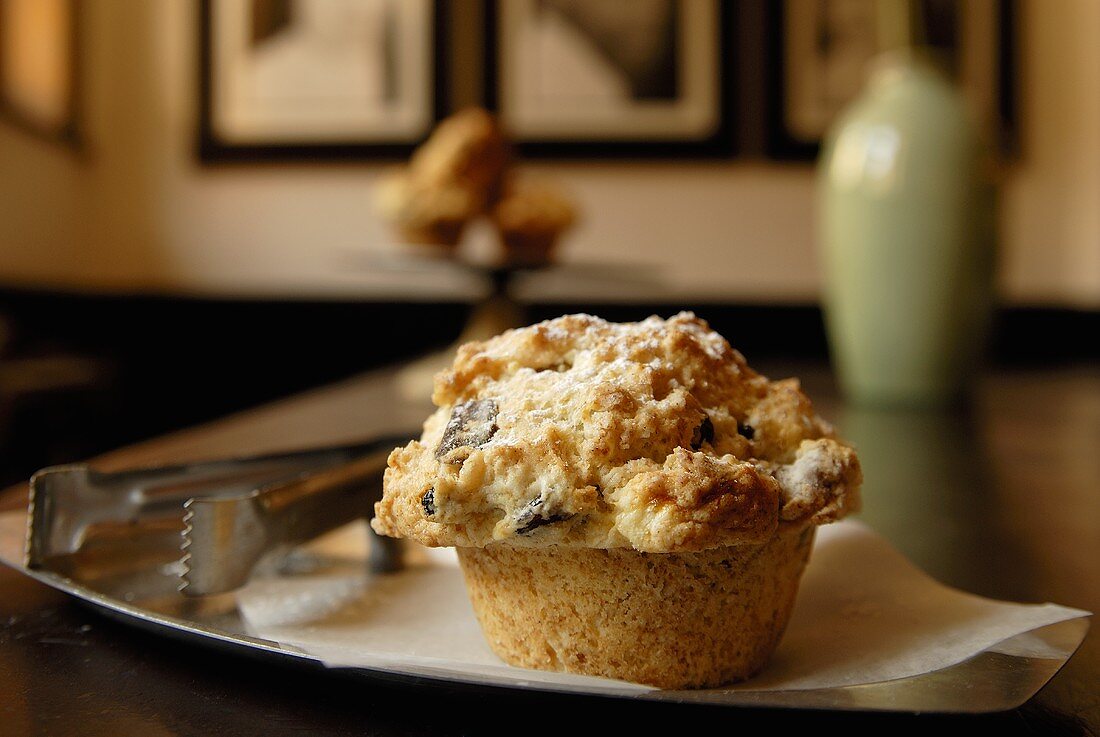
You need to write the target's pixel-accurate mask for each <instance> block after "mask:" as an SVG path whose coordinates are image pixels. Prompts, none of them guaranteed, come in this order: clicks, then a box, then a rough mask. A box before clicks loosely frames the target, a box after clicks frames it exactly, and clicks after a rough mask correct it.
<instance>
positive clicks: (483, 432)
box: [435, 399, 497, 460]
mask: <svg viewBox="0 0 1100 737" xmlns="http://www.w3.org/2000/svg"><path fill="white" fill-rule="evenodd" d="M496 431H497V403H496V402H495V401H493V400H492V399H476V400H474V401H472V402H464V403H462V404H456V405H455V406H454V409H452V410H451V419H449V420H447V427H445V428H444V429H443V439H442V440H440V441H439V447H438V448H436V450H435V458H436V460H443V459H444V456H446V455H447V454H448V453H450V452H451V451H453V450H455V449H456V448H480V447H481V446H483V445H485V444H486V443H488V442H489V440H490V439H491V438H492V437H493V435H494V434H496Z"/></svg>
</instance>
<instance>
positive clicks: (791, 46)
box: [767, 0, 1016, 160]
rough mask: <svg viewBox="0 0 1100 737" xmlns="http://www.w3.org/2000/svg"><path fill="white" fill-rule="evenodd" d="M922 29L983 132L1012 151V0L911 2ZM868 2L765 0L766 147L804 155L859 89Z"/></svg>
mask: <svg viewBox="0 0 1100 737" xmlns="http://www.w3.org/2000/svg"><path fill="white" fill-rule="evenodd" d="M917 6H918V8H919V11H920V17H921V19H922V24H923V26H924V28H923V37H924V38H925V39H926V41H927V45H929V46H931V47H933V48H934V49H935V50H936V52H938V56H939V59H940V61H942V62H943V63H944V65H945V66H946V68H947V70H948V72H949V73H950V74H951V76H952V77H953V78H954V79H955V81H956V83H957V84H958V85H959V87H960V88H961V89H962V91H963V93H964V94H965V95H966V96H967V97H968V99H969V102H970V104H971V108H972V110H974V112H975V113H976V116H977V122H978V124H979V126H980V127H981V129H982V131H983V133H984V134H985V135H986V137H987V139H988V140H990V141H991V142H993V143H995V144H996V145H997V146H998V148H999V149H1000V150H1001V151H1002V152H1003V153H1006V154H1011V152H1012V151H1014V149H1015V142H1016V141H1015V121H1016V115H1015V106H1016V98H1015V89H1014V86H1013V76H1014V73H1015V38H1016V33H1015V19H1016V7H1015V6H1016V3H1015V0H968V2H965V3H961V2H956V1H955V0H918V3H917ZM877 7H878V6H877V3H876V0H782V1H781V2H776V3H774V4H769V6H768V8H769V10H770V11H771V12H770V18H769V21H768V33H767V35H768V46H769V63H768V65H767V68H768V69H769V71H770V73H771V75H772V78H771V79H769V84H768V88H769V90H770V95H771V100H770V101H769V104H768V118H769V128H770V130H769V134H768V139H769V140H768V152H769V154H770V155H771V156H773V157H775V158H786V159H806V160H808V159H813V158H815V157H816V156H817V154H818V152H819V148H820V143H821V139H822V137H823V136H824V135H825V132H826V131H827V130H828V128H829V126H830V125H831V124H832V122H833V120H834V119H835V117H836V115H837V114H838V113H839V112H840V111H841V110H842V109H843V108H844V107H845V106H846V105H847V104H848V103H849V102H850V101H852V100H853V99H855V97H857V96H858V95H859V93H860V91H861V90H862V89H863V84H864V81H865V80H866V78H867V73H868V68H869V66H870V65H871V63H872V61H873V60H874V58H875V57H876V56H878V54H879V53H880V51H881V49H880V48H879V43H878V39H877V34H876V22H877V21H876V8H877Z"/></svg>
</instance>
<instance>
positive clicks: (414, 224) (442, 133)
mask: <svg viewBox="0 0 1100 737" xmlns="http://www.w3.org/2000/svg"><path fill="white" fill-rule="evenodd" d="M507 162H508V143H507V141H506V140H505V138H504V136H503V134H502V133H501V132H500V129H499V127H498V126H497V124H496V120H495V119H494V118H493V116H492V115H490V114H489V113H487V112H485V111H484V110H480V109H478V108H469V109H467V110H463V111H461V112H458V113H455V114H454V115H452V116H451V117H449V118H447V119H446V120H444V121H443V122H441V123H440V124H439V125H438V126H436V129H435V130H434V131H433V132H432V135H431V137H429V138H428V140H427V141H425V142H424V143H423V144H422V145H421V146H420V148H418V149H417V150H416V152H415V153H414V154H413V156H412V159H411V160H410V161H409V164H408V166H406V167H404V168H403V169H400V170H398V171H395V172H393V173H391V174H389V175H387V176H385V177H383V178H382V179H381V180H380V181H379V183H378V187H377V189H376V190H375V193H374V194H375V205H376V207H377V209H378V213H379V215H381V216H382V217H383V218H385V219H386V220H387V221H388V222H389V223H390V224H392V225H393V226H394V228H395V229H396V230H397V235H398V237H399V238H400V239H401V241H402V242H404V243H416V244H422V245H430V246H441V247H444V248H445V249H448V250H453V249H454V247H455V246H457V245H458V242H459V241H460V240H461V238H462V232H463V230H464V229H465V227H466V224H467V223H469V222H470V221H471V220H473V219H474V218H476V217H478V216H479V215H481V214H482V213H484V212H485V211H486V210H487V209H488V208H489V207H491V206H492V204H493V203H494V202H495V201H496V199H497V197H498V196H499V194H500V189H501V181H502V180H503V178H504V170H505V167H506V165H507Z"/></svg>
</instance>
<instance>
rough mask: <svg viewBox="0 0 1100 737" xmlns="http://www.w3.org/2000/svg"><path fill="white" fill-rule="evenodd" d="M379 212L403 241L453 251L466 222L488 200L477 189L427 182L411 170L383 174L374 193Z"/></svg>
mask: <svg viewBox="0 0 1100 737" xmlns="http://www.w3.org/2000/svg"><path fill="white" fill-rule="evenodd" d="M374 198H375V205H376V207H377V209H378V212H379V214H380V215H381V216H382V217H383V218H384V219H385V220H386V221H388V222H389V223H390V224H391V225H393V227H394V228H395V229H396V231H397V235H398V237H399V238H400V240H401V241H402V242H403V243H416V244H419V245H427V246H439V247H442V248H444V249H447V250H453V249H454V248H455V247H456V246H457V245H458V243H459V241H460V240H461V239H462V232H463V230H464V229H465V228H466V224H467V223H468V222H470V220H472V219H473V218H475V217H477V216H478V215H479V214H480V213H481V211H482V209H483V208H484V201H483V199H482V197H481V195H479V194H478V193H477V192H476V191H473V190H471V189H470V188H469V187H464V186H461V185H459V184H455V183H453V182H449V183H435V184H427V183H425V182H424V181H422V180H420V179H417V178H415V177H413V176H411V174H410V172H408V171H407V170H399V171H394V172H390V173H389V174H387V175H385V176H383V177H382V178H381V179H380V180H379V182H378V185H377V187H376V189H375V192H374Z"/></svg>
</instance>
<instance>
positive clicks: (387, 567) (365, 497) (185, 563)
mask: <svg viewBox="0 0 1100 737" xmlns="http://www.w3.org/2000/svg"><path fill="white" fill-rule="evenodd" d="M403 442H404V440H403V439H402V438H400V437H388V438H380V439H378V440H372V441H370V442H365V443H356V444H352V445H344V446H336V447H328V448H319V449H313V450H305V451H299V452H291V453H278V454H272V455H264V456H253V457H248V458H233V459H225V460H215V461H206V462H199V463H189V464H183V465H173V466H160V467H150V468H139V469H133V470H127V471H121V472H117V473H102V472H99V471H95V470H93V469H91V468H90V467H88V466H87V465H84V464H77V465H65V466H55V467H51V468H46V469H44V470H42V471H39V472H38V473H36V474H35V475H34V477H33V478H32V479H31V483H30V513H29V516H28V529H27V546H26V563H27V567H28V568H47V569H53V570H57V571H59V572H60V571H62V570H69V569H71V568H72V567H73V561H74V560H77V559H80V558H81V557H82V556H83V557H85V558H94V557H95V554H96V551H97V549H102V548H104V547H109V546H110V545H111V544H112V543H118V541H122V542H123V543H124V544H125V545H126V546H129V547H130V548H131V549H132V550H134V551H138V550H155V551H157V552H156V555H159V556H160V558H161V559H162V560H166V561H167V562H166V564H165V567H166V569H168V570H171V571H173V573H174V574H175V575H178V577H179V582H178V589H179V590H180V591H182V592H183V593H184V594H186V595H188V596H204V595H207V594H217V593H223V592H227V591H233V590H235V589H237V588H240V587H241V586H243V585H245V584H246V583H247V582H248V580H249V578H250V576H251V575H252V572H253V570H254V568H255V567H256V565H257V563H259V561H260V560H261V559H264V558H266V557H267V556H268V554H270V553H274V552H276V551H288V550H289V549H291V548H292V547H294V546H295V545H298V544H301V543H304V542H306V541H308V540H311V539H313V538H315V537H318V536H320V535H322V534H324V533H325V532H328V531H330V530H333V529H336V528H337V527H340V526H342V525H344V524H346V523H348V522H351V521H353V520H355V519H358V518H362V517H369V516H370V514H371V511H372V509H373V504H374V502H376V501H378V499H379V498H381V487H382V471H383V470H384V469H385V467H386V458H387V456H388V455H389V452H390V451H391V450H393V448H394V447H395V446H396V445H399V444H401V443H403ZM368 530H369V527H368ZM370 535H371V536H372V539H371V546H370V560H369V565H370V567H371V569H372V570H374V571H377V572H384V571H391V570H396V569H397V568H399V567H400V565H401V560H400V548H399V547H398V546H397V541H394V540H391V539H389V538H383V537H379V536H375V535H374V533H373V532H370ZM140 540H144V541H145V543H144V547H141V546H139V545H138V542H137V541H140ZM149 541H153V542H152V543H150V542H149ZM136 554H137V553H135V555H136ZM101 557H103V556H101ZM114 557H115V558H116V559H117V557H118V556H117V555H116V556H114ZM153 557H155V555H154V556H153ZM150 559H153V558H150ZM173 563H174V565H172V564H173Z"/></svg>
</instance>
